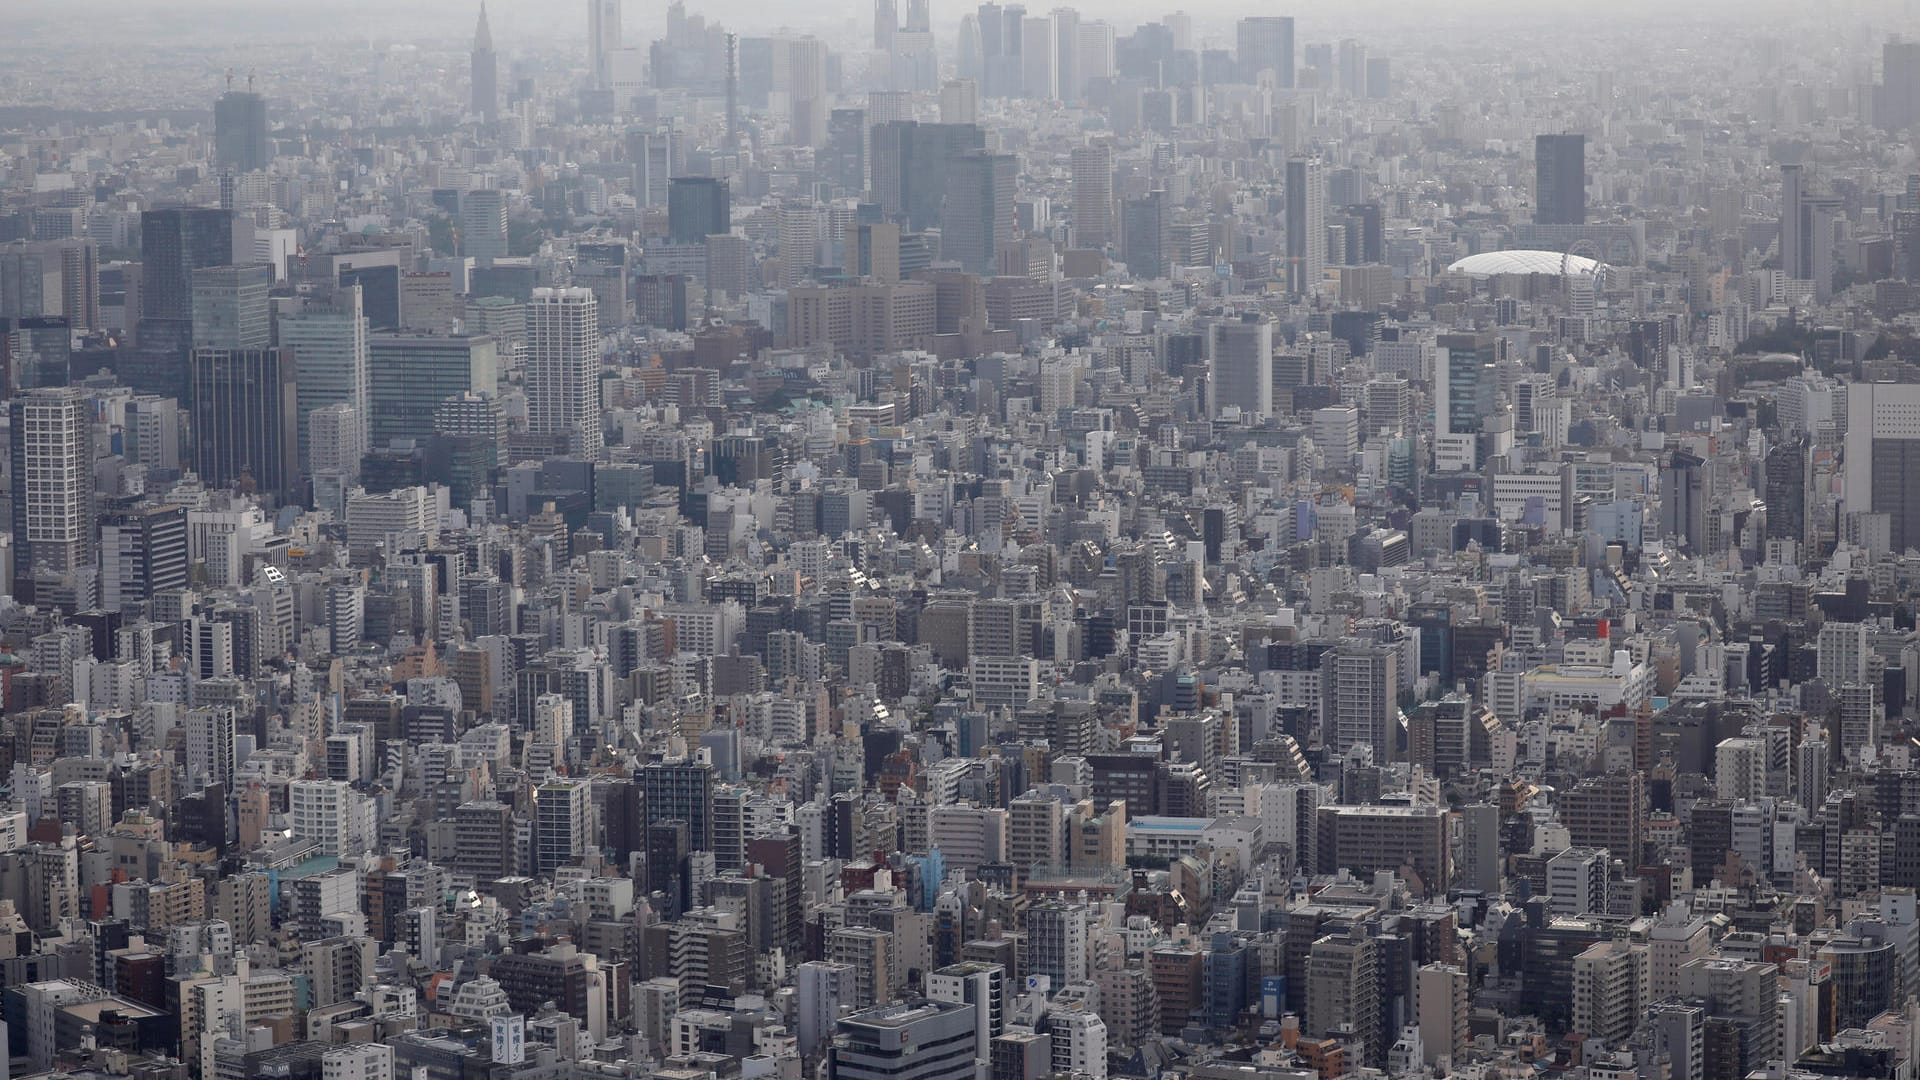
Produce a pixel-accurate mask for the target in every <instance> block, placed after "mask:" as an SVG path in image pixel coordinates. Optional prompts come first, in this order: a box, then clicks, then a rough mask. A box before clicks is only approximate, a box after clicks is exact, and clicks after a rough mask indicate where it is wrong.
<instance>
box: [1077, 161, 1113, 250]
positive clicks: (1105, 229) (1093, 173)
mask: <svg viewBox="0 0 1920 1080" xmlns="http://www.w3.org/2000/svg"><path fill="white" fill-rule="evenodd" d="M1112 242H1113V147H1112V146H1111V145H1109V144H1107V143H1094V144H1092V145H1090V146H1076V147H1074V148H1073V243H1074V246H1075V247H1082V248H1094V249H1099V248H1104V247H1106V246H1107V245H1108V244H1110V243H1112Z"/></svg>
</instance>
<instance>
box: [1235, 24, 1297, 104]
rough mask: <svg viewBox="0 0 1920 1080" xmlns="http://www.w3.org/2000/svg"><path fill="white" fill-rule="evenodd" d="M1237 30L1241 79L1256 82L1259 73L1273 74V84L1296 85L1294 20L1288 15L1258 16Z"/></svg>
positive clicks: (1239, 25)
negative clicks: (1294, 83) (1294, 71)
mask: <svg viewBox="0 0 1920 1080" xmlns="http://www.w3.org/2000/svg"><path fill="white" fill-rule="evenodd" d="M1235 29H1236V43H1237V45H1238V46H1239V49H1238V53H1237V56H1236V59H1238V60H1239V61H1240V77H1241V79H1243V80H1245V81H1246V82H1250V83H1251V82H1256V81H1258V79H1259V76H1260V73H1261V72H1263V71H1271V72H1273V75H1274V85H1275V86H1280V87H1288V86H1292V85H1293V18H1292V17H1291V16H1286V15H1255V16H1249V17H1248V18H1244V19H1241V20H1240V22H1239V24H1238V26H1237V27H1236V28H1235Z"/></svg>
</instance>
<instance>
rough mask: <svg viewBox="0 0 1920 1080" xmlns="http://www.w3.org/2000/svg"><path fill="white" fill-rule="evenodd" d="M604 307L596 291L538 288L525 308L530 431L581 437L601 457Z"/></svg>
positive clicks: (583, 445) (585, 447)
mask: <svg viewBox="0 0 1920 1080" xmlns="http://www.w3.org/2000/svg"><path fill="white" fill-rule="evenodd" d="M599 376H600V308H599V304H598V303H597V302H596V301H595V300H594V298H593V290H592V289H581V288H572V289H535V290H534V291H533V302H532V303H531V304H529V305H528V306H527V430H528V431H530V432H532V433H533V434H535V435H555V434H559V433H562V432H578V433H579V439H580V450H581V452H582V453H583V454H586V455H588V456H593V455H596V454H598V453H599V452H600V447H601V443H602V440H601V434H600V379H599Z"/></svg>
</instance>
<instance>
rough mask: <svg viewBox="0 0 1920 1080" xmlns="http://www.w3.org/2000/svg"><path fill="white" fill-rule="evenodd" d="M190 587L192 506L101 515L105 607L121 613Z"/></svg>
mask: <svg viewBox="0 0 1920 1080" xmlns="http://www.w3.org/2000/svg"><path fill="white" fill-rule="evenodd" d="M186 587H187V508H186V507H184V506H174V505H171V504H167V503H160V504H157V505H147V506H140V507H135V508H132V509H127V510H118V511H115V512H113V513H110V514H106V515H104V516H103V517H102V518H101V519H100V606H101V608H103V609H104V610H107V611H119V610H121V609H122V608H124V607H126V606H128V605H130V604H137V603H147V602H149V601H151V600H152V599H153V597H154V594H155V593H158V592H162V591H164V590H168V589H184V588H186Z"/></svg>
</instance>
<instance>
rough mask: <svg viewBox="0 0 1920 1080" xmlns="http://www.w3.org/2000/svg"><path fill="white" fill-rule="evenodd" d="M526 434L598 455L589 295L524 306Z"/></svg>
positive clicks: (552, 295)
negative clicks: (573, 440)
mask: <svg viewBox="0 0 1920 1080" xmlns="http://www.w3.org/2000/svg"><path fill="white" fill-rule="evenodd" d="M676 182H677V181H676ZM526 378H527V429H528V431H530V432H531V433H533V434H535V435H558V434H563V433H577V437H578V439H579V444H580V445H579V449H580V452H581V453H583V454H584V455H586V456H588V457H593V456H595V455H597V454H598V453H599V452H600V446H601V441H602V440H601V434H600V312H599V305H598V304H597V303H596V302H595V301H594V298H593V290H591V289H580V288H572V289H535V290H534V291H533V302H532V303H531V304H529V305H527V376H526Z"/></svg>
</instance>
